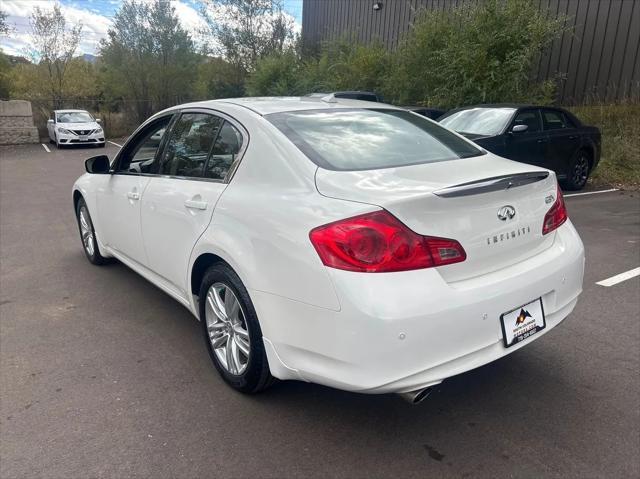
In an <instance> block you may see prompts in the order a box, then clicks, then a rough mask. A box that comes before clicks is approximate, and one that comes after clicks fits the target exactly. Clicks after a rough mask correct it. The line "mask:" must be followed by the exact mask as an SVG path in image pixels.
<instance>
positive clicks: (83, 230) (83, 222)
mask: <svg viewBox="0 0 640 479" xmlns="http://www.w3.org/2000/svg"><path fill="white" fill-rule="evenodd" d="M79 220H80V234H81V235H82V244H83V245H84V249H85V250H86V251H87V254H88V255H89V256H93V253H94V251H95V243H94V242H93V229H92V228H91V223H90V220H89V213H88V212H87V208H86V207H85V206H83V207H82V208H80V215H79Z"/></svg>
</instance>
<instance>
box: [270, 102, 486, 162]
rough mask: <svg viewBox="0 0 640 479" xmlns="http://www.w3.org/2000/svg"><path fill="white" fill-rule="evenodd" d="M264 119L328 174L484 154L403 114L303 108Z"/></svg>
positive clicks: (380, 110) (364, 110) (428, 124)
mask: <svg viewBox="0 0 640 479" xmlns="http://www.w3.org/2000/svg"><path fill="white" fill-rule="evenodd" d="M266 118H267V119H268V120H269V121H270V122H271V123H273V125H275V126H276V127H277V128H278V129H279V130H280V131H281V132H282V133H284V134H285V135H286V136H287V137H288V138H289V139H290V140H291V141H292V142H293V143H294V144H295V145H296V146H297V147H298V148H299V149H300V150H301V151H302V152H303V153H304V154H306V155H307V156H308V157H309V158H310V159H311V160H312V161H313V162H314V163H316V164H317V165H318V166H320V167H322V168H326V169H329V170H348V171H353V170H373V169H378V168H393V167H399V166H407V165H416V164H421V163H432V162H436V161H445V160H455V159H459V158H468V157H471V156H478V155H482V154H484V151H483V150H481V149H479V148H477V147H475V146H473V145H472V144H471V143H469V142H467V141H465V140H463V139H461V138H459V137H458V136H456V135H454V134H453V133H451V132H450V131H447V130H446V129H445V128H442V127H440V126H439V125H437V124H435V123H433V122H431V121H429V120H427V119H425V118H422V117H420V116H418V115H415V114H413V113H410V112H408V111H402V110H388V109H364V108H354V109H339V110H304V111H294V112H285V113H272V114H270V115H266Z"/></svg>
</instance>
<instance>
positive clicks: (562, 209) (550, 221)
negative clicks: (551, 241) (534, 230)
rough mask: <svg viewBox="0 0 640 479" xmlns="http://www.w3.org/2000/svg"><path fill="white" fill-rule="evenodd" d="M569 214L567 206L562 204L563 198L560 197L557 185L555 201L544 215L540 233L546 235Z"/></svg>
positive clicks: (560, 193)
mask: <svg viewBox="0 0 640 479" xmlns="http://www.w3.org/2000/svg"><path fill="white" fill-rule="evenodd" d="M567 218H569V215H568V214H567V208H566V206H565V204H564V198H563V197H562V191H561V190H560V186H558V187H557V193H556V201H555V202H554V203H553V206H552V207H551V209H550V210H549V211H547V214H546V215H544V222H543V223H542V234H543V235H546V234H547V233H551V232H552V231H553V230H555V229H557V228H558V227H559V226H560V225H561V224H562V223H564V222H565V221H567Z"/></svg>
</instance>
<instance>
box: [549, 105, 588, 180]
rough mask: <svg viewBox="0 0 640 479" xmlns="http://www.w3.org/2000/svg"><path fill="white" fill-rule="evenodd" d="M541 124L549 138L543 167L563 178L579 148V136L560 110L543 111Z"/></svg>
mask: <svg viewBox="0 0 640 479" xmlns="http://www.w3.org/2000/svg"><path fill="white" fill-rule="evenodd" d="M542 123H543V126H544V130H545V132H546V133H547V135H548V136H549V144H548V145H547V149H546V155H545V156H546V165H545V166H547V168H551V169H552V170H554V171H556V172H557V173H558V174H559V175H558V176H559V177H564V176H566V172H567V169H568V167H569V163H570V162H571V159H572V158H573V156H574V155H575V153H576V152H577V151H578V148H579V147H580V134H579V132H578V130H577V129H576V127H575V125H574V124H573V123H572V121H571V120H570V119H569V118H567V116H566V115H565V114H564V113H563V112H562V111H561V110H555V109H552V108H545V109H543V110H542Z"/></svg>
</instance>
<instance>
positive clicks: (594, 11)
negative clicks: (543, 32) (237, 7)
mask: <svg viewBox="0 0 640 479" xmlns="http://www.w3.org/2000/svg"><path fill="white" fill-rule="evenodd" d="M465 1H475V0H379V2H380V3H382V8H381V9H380V10H377V11H376V10H374V9H373V4H374V3H376V2H375V0H303V2H304V3H303V9H302V38H303V42H304V44H305V46H309V47H315V46H317V45H319V44H320V43H321V42H323V41H326V40H331V39H334V38H336V37H339V36H341V35H344V34H349V35H354V36H355V37H356V38H357V39H358V40H359V41H361V42H364V43H369V42H372V41H374V40H379V41H381V42H382V43H383V44H385V45H386V46H387V47H389V48H394V47H395V46H397V45H398V42H399V41H401V39H402V36H403V35H404V34H405V33H406V32H407V30H408V29H409V27H410V25H411V24H412V23H413V21H414V19H415V18H416V14H417V13H418V12H419V11H420V10H421V9H424V8H427V9H434V10H435V9H440V10H443V9H448V8H452V7H455V6H457V5H460V4H462V3H463V2H465ZM532 1H534V2H535V3H537V5H538V7H539V8H540V9H541V10H544V11H546V12H547V14H548V15H552V16H556V15H565V16H566V17H567V18H568V20H567V26H568V27H573V31H572V32H566V33H564V34H563V35H562V36H561V37H560V38H559V39H557V40H555V41H554V43H553V45H552V46H551V47H550V48H549V49H548V50H547V51H546V52H544V53H543V54H541V56H540V58H539V59H538V61H537V62H536V64H535V65H534V69H533V72H532V79H537V80H541V79H546V78H556V77H559V78H560V80H559V87H558V101H559V102H561V103H564V104H573V103H581V102H584V101H587V100H589V99H592V98H597V99H599V100H606V101H613V100H621V99H625V98H629V97H631V98H633V99H634V100H635V101H638V98H640V67H639V66H638V64H639V63H640V58H639V56H640V54H639V53H638V52H639V51H640V0H532Z"/></svg>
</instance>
